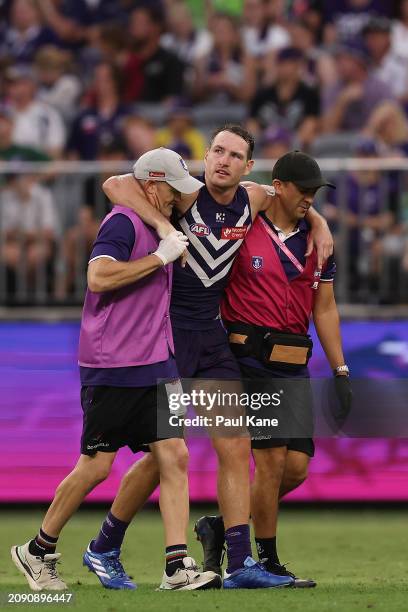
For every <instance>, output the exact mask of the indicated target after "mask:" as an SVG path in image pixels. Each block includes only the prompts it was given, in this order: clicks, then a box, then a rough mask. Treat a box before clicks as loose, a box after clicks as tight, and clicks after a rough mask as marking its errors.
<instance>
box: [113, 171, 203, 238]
mask: <svg viewBox="0 0 408 612" xmlns="http://www.w3.org/2000/svg"><path fill="white" fill-rule="evenodd" d="M102 189H103V191H104V192H105V194H106V195H107V197H108V198H109V199H110V201H111V202H112V203H113V204H120V205H121V206H126V207H128V208H131V209H132V210H134V211H135V212H137V213H138V214H139V215H140V217H141V218H142V219H143V221H145V223H147V224H148V225H153V224H152V223H150V222H149V221H148V220H146V219H144V218H143V214H144V213H145V211H144V206H145V205H146V206H150V205H149V203H148V201H147V199H146V195H145V193H144V191H143V189H142V187H141V185H140V183H139V181H138V180H137V179H136V178H135V177H134V175H133V174H131V173H129V174H120V175H117V176H111V177H109V178H108V179H107V180H106V181H105V182H104V183H103V185H102ZM197 195H198V191H197V192H196V193H193V194H190V195H186V194H181V197H180V200H179V202H177V204H176V208H177V210H178V211H179V212H180V213H181V214H183V213H184V212H185V211H186V210H187V209H188V208H189V207H190V206H191V204H192V203H193V202H194V201H195V200H196V199H197ZM150 208H152V207H151V206H150ZM153 210H154V209H153ZM149 212H150V210H149ZM156 214H157V215H159V216H160V217H161V218H163V219H164V217H163V216H162V215H161V214H160V213H158V212H157V211H156ZM154 216H156V215H154ZM167 223H168V222H167ZM153 227H155V228H156V229H157V227H156V225H153Z"/></svg>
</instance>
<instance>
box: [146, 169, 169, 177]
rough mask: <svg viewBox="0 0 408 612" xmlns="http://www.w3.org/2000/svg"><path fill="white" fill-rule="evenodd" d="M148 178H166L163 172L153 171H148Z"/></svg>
mask: <svg viewBox="0 0 408 612" xmlns="http://www.w3.org/2000/svg"><path fill="white" fill-rule="evenodd" d="M149 176H150V177H151V178H164V177H165V176H166V173H165V172H158V171H157V172H156V171H154V170H150V171H149Z"/></svg>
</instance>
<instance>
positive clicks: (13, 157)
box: [0, 106, 50, 180]
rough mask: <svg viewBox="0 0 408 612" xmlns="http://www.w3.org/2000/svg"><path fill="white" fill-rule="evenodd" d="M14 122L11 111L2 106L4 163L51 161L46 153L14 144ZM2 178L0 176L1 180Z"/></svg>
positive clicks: (0, 151) (0, 144) (0, 148)
mask: <svg viewBox="0 0 408 612" xmlns="http://www.w3.org/2000/svg"><path fill="white" fill-rule="evenodd" d="M13 131H14V120H13V113H12V112H11V110H9V109H7V108H6V107H4V106H0V159H1V160H3V161H28V162H36V161H40V162H41V161H49V160H50V158H49V157H48V155H46V154H45V153H42V152H41V151H37V150H36V149H32V148H31V147H23V146H21V145H17V144H14V143H13ZM1 179H2V176H1V175H0V180H1Z"/></svg>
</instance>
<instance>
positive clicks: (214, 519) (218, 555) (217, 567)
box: [194, 516, 225, 576]
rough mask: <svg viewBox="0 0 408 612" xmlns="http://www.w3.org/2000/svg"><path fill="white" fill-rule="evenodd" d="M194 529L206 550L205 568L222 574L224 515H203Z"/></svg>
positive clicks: (207, 570) (206, 570)
mask: <svg viewBox="0 0 408 612" xmlns="http://www.w3.org/2000/svg"><path fill="white" fill-rule="evenodd" d="M194 531H195V532H196V535H197V540H199V541H200V542H201V545H202V547H203V551H204V562H203V570H204V571H205V572H215V573H216V574H219V575H220V576H221V565H222V562H223V560H224V540H225V530H224V523H223V520H222V516H202V517H201V518H200V519H198V521H197V522H196V524H195V525H194Z"/></svg>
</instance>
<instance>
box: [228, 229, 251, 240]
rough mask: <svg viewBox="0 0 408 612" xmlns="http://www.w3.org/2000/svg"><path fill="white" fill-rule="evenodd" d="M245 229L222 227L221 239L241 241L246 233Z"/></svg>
mask: <svg viewBox="0 0 408 612" xmlns="http://www.w3.org/2000/svg"><path fill="white" fill-rule="evenodd" d="M247 229H248V228H247V227H223V228H222V230H221V238H224V239H228V240H242V239H243V238H245V234H246V233H247Z"/></svg>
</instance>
